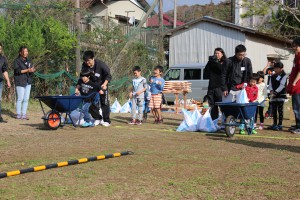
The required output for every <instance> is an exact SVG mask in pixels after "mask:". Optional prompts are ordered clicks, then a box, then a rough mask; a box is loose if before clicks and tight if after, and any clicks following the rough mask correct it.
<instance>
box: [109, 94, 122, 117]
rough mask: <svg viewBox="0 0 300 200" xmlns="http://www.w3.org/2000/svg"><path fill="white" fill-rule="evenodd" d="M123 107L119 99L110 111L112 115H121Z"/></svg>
mask: <svg viewBox="0 0 300 200" xmlns="http://www.w3.org/2000/svg"><path fill="white" fill-rule="evenodd" d="M121 108H122V106H121V105H120V103H119V102H118V99H117V98H116V100H115V102H114V103H113V105H112V106H111V107H110V111H111V112H112V113H119V112H120V110H121Z"/></svg>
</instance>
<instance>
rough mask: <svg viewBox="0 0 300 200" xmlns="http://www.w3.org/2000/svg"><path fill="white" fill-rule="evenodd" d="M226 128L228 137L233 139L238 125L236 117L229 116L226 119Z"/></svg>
mask: <svg viewBox="0 0 300 200" xmlns="http://www.w3.org/2000/svg"><path fill="white" fill-rule="evenodd" d="M226 124H227V125H226V126H225V133H226V135H227V136H228V137H230V138H231V137H233V136H234V133H235V129H236V126H235V125H236V123H235V117H234V116H232V115H229V116H228V117H226Z"/></svg>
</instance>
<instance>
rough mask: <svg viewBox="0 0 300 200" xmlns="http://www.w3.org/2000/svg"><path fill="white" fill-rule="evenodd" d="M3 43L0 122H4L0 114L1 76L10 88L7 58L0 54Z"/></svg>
mask: <svg viewBox="0 0 300 200" xmlns="http://www.w3.org/2000/svg"><path fill="white" fill-rule="evenodd" d="M2 48H3V45H2V44H1V43H0V123H6V121H5V120H3V118H2V116H1V114H2V90H3V78H4V79H5V80H6V83H7V88H10V86H11V85H10V81H9V77H8V73H7V59H6V57H4V56H3V55H2Z"/></svg>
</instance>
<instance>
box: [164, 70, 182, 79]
mask: <svg viewBox="0 0 300 200" xmlns="http://www.w3.org/2000/svg"><path fill="white" fill-rule="evenodd" d="M179 78H180V69H171V70H170V71H169V72H168V73H167V74H166V75H165V76H164V79H165V81H171V80H179Z"/></svg>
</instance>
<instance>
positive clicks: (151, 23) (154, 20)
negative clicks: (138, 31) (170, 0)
mask: <svg viewBox="0 0 300 200" xmlns="http://www.w3.org/2000/svg"><path fill="white" fill-rule="evenodd" d="M163 25H164V26H165V27H168V28H173V25H174V18H172V17H170V16H169V15H167V14H163ZM182 25H184V22H182V21H179V20H176V26H182ZM159 26H160V24H159V16H158V15H154V16H152V17H150V18H148V20H147V27H159Z"/></svg>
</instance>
